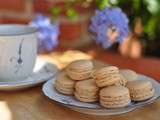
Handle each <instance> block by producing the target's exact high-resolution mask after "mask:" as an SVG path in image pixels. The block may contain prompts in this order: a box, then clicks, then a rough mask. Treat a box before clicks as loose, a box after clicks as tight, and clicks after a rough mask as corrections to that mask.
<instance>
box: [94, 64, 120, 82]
mask: <svg viewBox="0 0 160 120" xmlns="http://www.w3.org/2000/svg"><path fill="white" fill-rule="evenodd" d="M114 73H119V69H118V68H117V67H115V66H107V67H102V68H100V69H97V70H95V71H94V72H93V77H94V78H95V79H103V78H106V76H107V75H108V74H114Z"/></svg>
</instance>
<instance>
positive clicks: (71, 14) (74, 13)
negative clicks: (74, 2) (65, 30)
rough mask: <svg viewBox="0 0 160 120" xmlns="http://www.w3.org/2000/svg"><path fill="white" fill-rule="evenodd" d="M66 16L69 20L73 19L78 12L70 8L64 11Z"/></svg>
mask: <svg viewBox="0 0 160 120" xmlns="http://www.w3.org/2000/svg"><path fill="white" fill-rule="evenodd" d="M66 15H67V16H68V17H69V18H70V19H74V18H76V17H77V16H78V12H77V11H76V10H75V9H73V8H70V9H68V10H67V11H66Z"/></svg>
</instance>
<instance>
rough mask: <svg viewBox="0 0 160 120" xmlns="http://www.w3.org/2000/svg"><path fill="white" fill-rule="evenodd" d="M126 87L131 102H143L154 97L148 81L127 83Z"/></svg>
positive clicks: (153, 90)
mask: <svg viewBox="0 0 160 120" xmlns="http://www.w3.org/2000/svg"><path fill="white" fill-rule="evenodd" d="M126 87H127V88H128V89H129V91H130V96H131V100H133V101H143V100H147V99H149V98H151V97H152V96H153V95H154V92H155V89H154V88H153V86H152V83H151V82H150V81H148V80H135V81H130V82H128V83H127V85H126Z"/></svg>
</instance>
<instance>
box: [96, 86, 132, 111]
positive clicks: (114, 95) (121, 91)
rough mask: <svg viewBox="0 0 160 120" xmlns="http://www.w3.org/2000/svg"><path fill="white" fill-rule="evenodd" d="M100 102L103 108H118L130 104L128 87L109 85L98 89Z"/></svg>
mask: <svg viewBox="0 0 160 120" xmlns="http://www.w3.org/2000/svg"><path fill="white" fill-rule="evenodd" d="M99 94H100V95H99V97H100V100H99V101H100V104H101V106H103V107H105V108H120V107H125V106H127V105H129V104H130V102H131V99H130V95H129V90H128V88H126V87H124V86H109V87H105V88H103V89H101V90H100V93H99Z"/></svg>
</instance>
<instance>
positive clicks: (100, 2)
mask: <svg viewBox="0 0 160 120" xmlns="http://www.w3.org/2000/svg"><path fill="white" fill-rule="evenodd" d="M96 5H97V7H98V8H99V9H101V10H102V9H104V8H105V7H107V6H109V0H96Z"/></svg>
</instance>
